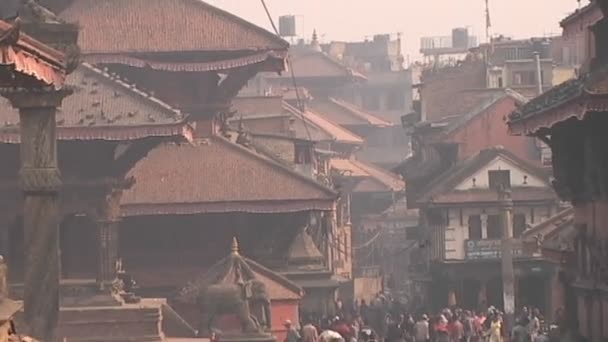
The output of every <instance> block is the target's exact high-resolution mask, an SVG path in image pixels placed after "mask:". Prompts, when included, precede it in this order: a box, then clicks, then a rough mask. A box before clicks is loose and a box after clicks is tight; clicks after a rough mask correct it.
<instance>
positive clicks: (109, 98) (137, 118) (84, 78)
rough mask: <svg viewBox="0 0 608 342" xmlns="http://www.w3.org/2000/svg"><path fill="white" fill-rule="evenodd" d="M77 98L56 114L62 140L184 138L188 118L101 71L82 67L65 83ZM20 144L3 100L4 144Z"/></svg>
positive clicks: (0, 131) (13, 114)
mask: <svg viewBox="0 0 608 342" xmlns="http://www.w3.org/2000/svg"><path fill="white" fill-rule="evenodd" d="M66 84H67V85H69V86H71V87H72V88H73V89H74V93H73V94H72V95H70V96H68V97H66V98H65V99H64V100H63V103H62V105H61V108H59V109H58V111H57V118H56V120H57V126H58V138H59V139H63V140H69V139H78V140H81V139H84V140H90V139H104V140H129V139H137V138H142V137H147V136H172V135H181V134H185V132H184V130H186V128H187V127H186V123H185V120H184V116H183V115H182V114H181V113H180V112H179V111H177V110H175V109H173V108H171V107H170V106H169V105H167V104H165V103H164V102H161V101H160V100H158V99H156V98H154V97H153V96H151V95H149V94H146V93H144V92H141V91H139V90H137V89H136V88H135V87H134V86H132V85H129V84H126V83H124V82H123V81H121V80H120V79H118V78H115V77H113V76H111V75H109V74H107V73H105V72H103V71H102V70H99V69H97V68H95V67H92V66H90V65H88V64H82V65H80V66H79V67H78V68H77V69H76V70H75V71H74V72H73V73H72V74H70V75H69V76H68V78H67V80H66ZM18 141H19V114H18V111H17V110H16V109H14V108H12V107H11V106H10V104H9V103H8V101H7V100H6V99H4V98H0V142H5V143H16V142H18Z"/></svg>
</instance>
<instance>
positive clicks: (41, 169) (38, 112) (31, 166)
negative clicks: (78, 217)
mask: <svg viewBox="0 0 608 342" xmlns="http://www.w3.org/2000/svg"><path fill="white" fill-rule="evenodd" d="M68 94H69V92H68V91H65V90H60V91H56V90H54V89H37V90H22V89H20V90H15V91H8V92H5V93H4V94H3V96H5V97H6V98H8V99H9V101H10V102H11V104H12V106H13V107H15V108H17V109H19V117H20V125H21V146H20V148H21V170H20V180H21V186H22V190H23V192H24V208H23V231H24V245H25V251H24V252H25V282H24V295H23V300H24V320H25V323H26V326H27V329H28V332H29V334H30V335H32V337H35V338H37V339H40V340H42V341H54V336H55V329H56V327H57V321H58V317H59V217H60V214H59V197H58V193H59V188H60V186H61V175H60V173H59V168H58V166H57V139H56V132H55V130H56V124H55V112H56V109H57V107H59V106H60V105H61V101H62V100H63V98H64V97H65V96H66V95H68Z"/></svg>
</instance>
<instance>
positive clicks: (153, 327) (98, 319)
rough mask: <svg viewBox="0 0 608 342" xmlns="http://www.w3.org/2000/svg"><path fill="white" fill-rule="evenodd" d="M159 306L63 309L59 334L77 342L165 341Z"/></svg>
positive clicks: (61, 337)
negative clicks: (163, 339)
mask: <svg viewBox="0 0 608 342" xmlns="http://www.w3.org/2000/svg"><path fill="white" fill-rule="evenodd" d="M161 319H162V315H161V309H160V306H159V307H155V308H143V307H142V308H137V307H119V308H69V309H62V310H61V315H60V319H59V329H58V334H57V336H59V337H60V339H59V341H61V339H63V338H65V339H66V340H67V341H74V342H102V341H107V342H131V341H133V342H135V341H142V342H147V341H162V336H163V334H162V331H161V325H160V322H161Z"/></svg>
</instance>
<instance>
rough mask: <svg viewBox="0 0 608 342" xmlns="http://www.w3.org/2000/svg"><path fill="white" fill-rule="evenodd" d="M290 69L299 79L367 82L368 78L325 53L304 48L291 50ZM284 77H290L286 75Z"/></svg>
mask: <svg viewBox="0 0 608 342" xmlns="http://www.w3.org/2000/svg"><path fill="white" fill-rule="evenodd" d="M290 56H291V57H290V58H291V61H290V67H291V68H292V69H293V72H294V75H295V76H296V77H297V78H345V79H358V80H365V79H366V77H365V76H364V75H362V74H360V73H358V72H357V71H355V70H353V69H351V68H349V67H347V66H346V65H344V64H342V62H340V61H338V60H336V59H334V58H332V57H331V56H329V55H327V54H326V53H324V52H319V51H315V50H312V49H310V48H307V47H304V48H301V47H294V48H292V49H291V50H290ZM282 77H289V76H288V75H284V76H282Z"/></svg>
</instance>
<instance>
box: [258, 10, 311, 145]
mask: <svg viewBox="0 0 608 342" xmlns="http://www.w3.org/2000/svg"><path fill="white" fill-rule="evenodd" d="M260 1H261V2H262V7H264V12H266V16H267V17H268V21H270V25H271V26H272V29H273V30H274V33H275V34H276V35H277V36H279V37H280V36H281V34H280V33H279V29H278V28H277V25H276V24H275V23H274V19H272V15H271V14H270V10H269V9H268V6H267V5H266V1H265V0H260ZM287 68H289V73H290V74H291V83H292V85H293V90H294V91H295V93H296V105H297V107H298V110H299V111H300V112H301V113H302V115H304V111H305V110H306V108H304V104H303V103H302V100H301V99H300V91H299V89H298V83H297V81H296V75H295V72H294V71H293V65H292V64H291V56H290V54H289V52H287ZM302 121H303V122H304V129H306V135H307V136H308V140H309V141H312V136H311V134H310V130H309V129H308V122H306V118H305V117H302Z"/></svg>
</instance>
